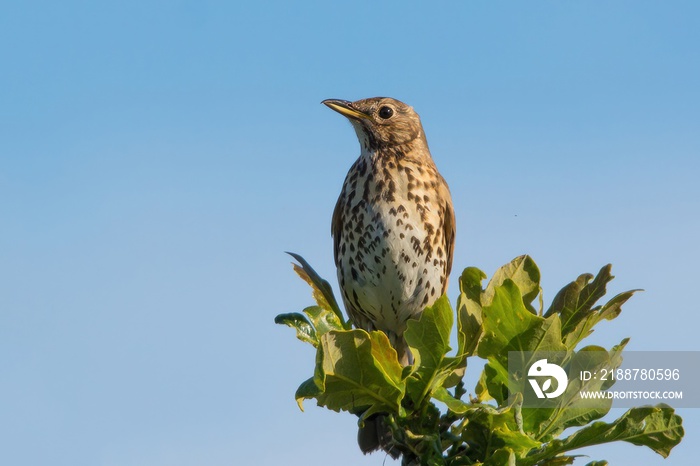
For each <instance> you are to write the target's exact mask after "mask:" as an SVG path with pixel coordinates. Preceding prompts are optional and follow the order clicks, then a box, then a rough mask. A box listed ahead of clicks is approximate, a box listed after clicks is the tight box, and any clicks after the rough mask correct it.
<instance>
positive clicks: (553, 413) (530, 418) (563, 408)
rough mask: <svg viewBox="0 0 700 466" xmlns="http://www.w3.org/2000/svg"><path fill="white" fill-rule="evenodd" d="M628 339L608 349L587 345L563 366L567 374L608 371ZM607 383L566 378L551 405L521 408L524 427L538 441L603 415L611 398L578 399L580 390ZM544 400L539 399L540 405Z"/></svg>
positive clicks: (594, 389) (616, 363)
mask: <svg viewBox="0 0 700 466" xmlns="http://www.w3.org/2000/svg"><path fill="white" fill-rule="evenodd" d="M627 342H628V340H627V339H625V340H623V341H622V342H621V343H620V344H619V345H616V346H614V347H613V349H612V350H611V351H610V352H608V351H607V350H606V349H605V348H602V347H600V346H588V347H586V348H583V349H581V350H580V351H579V352H578V353H576V354H574V355H573V357H572V358H571V361H570V362H569V363H568V364H567V365H566V368H567V369H568V371H567V372H568V373H569V374H578V373H580V371H581V370H583V369H586V370H590V371H591V372H598V373H600V372H601V371H602V370H603V369H606V370H612V369H613V368H615V367H619V365H620V363H621V362H622V350H623V349H624V347H625V345H626V344H627ZM607 383H608V382H606V381H604V380H601V379H599V378H594V377H592V378H591V379H589V380H581V379H580V377H573V376H571V377H570V380H569V384H568V386H567V387H566V391H565V392H564V393H563V394H562V395H561V396H560V397H558V398H557V399H556V401H557V405H556V406H554V407H547V408H537V407H531V408H527V409H525V408H524V409H523V418H524V423H525V430H526V431H528V432H532V433H534V434H535V435H536V437H537V438H539V439H540V440H542V441H549V440H550V439H551V438H553V437H554V436H556V435H559V434H560V433H561V432H563V431H564V429H566V428H568V427H577V426H582V425H586V424H588V423H589V422H591V421H594V420H596V419H600V418H601V417H603V416H605V415H606V414H607V413H608V411H609V410H610V407H611V406H612V400H611V399H595V400H591V399H582V398H581V397H580V393H581V391H589V392H597V391H601V390H603V389H605V388H608V387H607V386H606V384H607ZM544 403H546V401H544V402H543V404H544Z"/></svg>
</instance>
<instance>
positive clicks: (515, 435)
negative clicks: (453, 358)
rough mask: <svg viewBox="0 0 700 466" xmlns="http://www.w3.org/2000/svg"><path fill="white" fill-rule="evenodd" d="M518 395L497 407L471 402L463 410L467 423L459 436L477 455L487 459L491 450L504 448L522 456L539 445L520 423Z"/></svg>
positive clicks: (492, 451) (520, 399) (493, 451)
mask: <svg viewBox="0 0 700 466" xmlns="http://www.w3.org/2000/svg"><path fill="white" fill-rule="evenodd" d="M521 403H522V398H519V399H517V400H516V401H515V402H514V403H513V404H511V405H509V406H506V407H504V408H500V409H494V408H492V407H490V406H488V405H471V407H469V408H468V409H467V410H466V411H465V414H466V416H465V417H466V418H467V419H469V422H468V423H467V424H466V426H465V427H464V430H463V431H462V432H461V435H462V438H463V439H464V440H465V442H466V443H467V444H469V445H472V446H474V448H475V450H477V451H476V457H477V458H484V459H486V458H489V457H491V455H494V454H495V451H497V450H498V449H501V448H504V447H505V448H507V449H508V450H510V451H512V452H514V453H515V454H516V456H522V455H524V454H525V453H527V452H529V451H530V450H532V449H533V448H539V447H540V446H541V445H542V444H541V443H540V442H538V441H537V440H535V439H533V438H531V437H530V436H528V435H527V434H526V433H525V432H523V430H522V426H521V425H520V414H521V413H520V404H521Z"/></svg>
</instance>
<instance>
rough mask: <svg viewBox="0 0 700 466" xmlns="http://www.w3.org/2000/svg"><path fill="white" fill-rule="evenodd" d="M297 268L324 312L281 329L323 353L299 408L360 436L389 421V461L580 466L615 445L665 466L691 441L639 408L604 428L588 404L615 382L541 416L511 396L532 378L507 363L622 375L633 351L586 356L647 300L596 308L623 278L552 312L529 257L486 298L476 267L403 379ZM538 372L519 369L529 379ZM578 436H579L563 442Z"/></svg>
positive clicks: (421, 323)
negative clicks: (606, 323)
mask: <svg viewBox="0 0 700 466" xmlns="http://www.w3.org/2000/svg"><path fill="white" fill-rule="evenodd" d="M293 256H294V258H295V259H297V261H298V262H299V264H300V265H297V264H294V269H295V271H296V272H297V274H299V276H301V278H303V279H304V280H305V281H306V282H307V283H308V284H309V285H310V286H311V287H312V290H313V295H314V298H315V300H316V303H317V305H316V306H311V307H308V308H306V309H304V310H303V312H302V313H291V314H281V315H279V316H277V318H276V319H275V322H277V323H280V324H285V325H288V326H290V327H292V328H294V329H295V330H296V332H297V337H298V338H299V339H300V340H302V341H304V342H306V343H310V344H312V345H313V346H314V347H315V348H316V363H315V370H314V374H313V376H312V377H310V378H309V379H307V380H306V381H304V382H303V383H302V384H301V385H300V386H299V388H298V389H297V392H296V399H297V403H298V404H299V407H300V408H302V409H303V404H302V403H303V401H304V400H306V399H314V400H316V402H317V404H318V405H319V406H323V407H326V408H328V409H331V410H333V411H338V412H339V411H347V412H350V413H353V414H355V415H358V416H359V423H360V425H362V424H363V423H364V422H365V421H366V420H367V419H368V418H369V417H370V416H373V415H376V414H378V413H381V415H382V416H384V419H385V423H386V425H387V426H388V428H389V429H390V431H391V449H392V450H393V451H394V452H400V453H401V454H402V456H403V463H404V464H426V465H485V466H486V465H492V466H496V465H522V466H535V465H540V466H555V465H565V464H573V462H574V460H575V458H576V456H575V455H571V454H570V453H569V452H570V451H572V450H575V449H578V448H582V447H588V446H592V445H598V444H603V443H608V442H614V441H625V442H629V443H632V444H635V445H641V446H646V447H648V448H651V449H652V450H653V451H655V452H656V453H658V454H660V455H662V456H663V457H666V456H668V454H669V453H670V451H671V449H672V448H673V447H674V446H675V445H677V444H678V443H679V442H680V441H681V439H682V437H683V433H684V432H683V427H682V421H681V418H680V416H678V415H676V414H675V412H674V410H673V409H672V408H671V407H669V406H666V405H658V406H644V407H639V408H632V409H630V410H629V411H627V412H626V413H624V414H623V415H622V416H621V417H620V418H619V419H617V420H615V421H614V422H610V423H607V422H602V421H597V420H598V419H600V418H601V417H603V416H605V415H606V414H607V413H608V411H609V409H610V407H611V401H610V400H608V401H604V400H600V402H598V403H596V404H591V403H586V401H587V400H581V399H580V398H579V396H578V394H579V392H580V391H581V390H584V389H586V390H600V389H607V388H609V382H608V385H605V384H604V382H603V381H600V380H595V379H594V380H588V381H585V382H584V381H571V382H570V383H569V386H568V387H567V389H566V391H565V392H564V393H563V395H561V396H560V397H558V398H557V399H556V402H555V403H552V401H551V400H547V402H548V403H547V404H543V405H542V406H536V407H524V406H523V400H522V396H520V395H516V396H509V390H508V388H509V384H511V385H510V387H512V386H513V385H512V384H516V385H517V384H524V383H525V381H526V380H525V378H524V377H522V374H520V375H518V374H511V373H509V370H508V362H509V360H508V358H509V356H510V358H513V357H521V358H523V359H525V358H527V355H528V354H531V352H534V351H538V352H542V351H547V352H556V354H558V355H560V356H559V357H560V360H558V361H556V363H557V364H559V365H561V366H562V367H567V368H574V369H575V368H576V367H577V365H578V364H581V358H583V357H584V356H585V358H586V360H587V361H588V362H587V363H588V364H589V366H588V367H590V361H591V360H593V361H594V364H595V367H596V368H598V369H604V368H612V367H615V366H616V365H619V363H620V361H621V358H622V350H623V348H624V347H625V345H626V344H627V341H628V339H624V340H622V341H621V342H620V343H619V344H618V345H615V346H613V347H612V348H611V349H610V350H606V349H604V348H602V347H599V346H584V347H582V348H578V347H579V344H580V343H581V341H582V340H583V339H585V338H586V337H587V336H588V335H590V334H591V332H592V331H593V327H594V326H595V325H597V324H598V323H600V322H601V321H603V320H612V319H614V318H616V317H617V316H618V315H619V314H620V312H621V310H622V305H623V304H624V303H625V302H626V301H627V300H628V299H629V298H630V297H631V296H632V295H633V294H634V293H635V292H636V291H638V290H631V291H627V292H624V293H620V294H618V295H616V296H614V297H613V298H612V299H610V300H608V301H607V302H605V303H604V304H598V301H600V300H601V298H602V297H603V296H604V295H605V293H606V286H607V284H608V283H609V282H610V281H611V280H612V279H613V278H614V277H613V276H612V275H611V273H610V272H611V266H610V265H606V266H605V267H603V268H602V269H601V270H600V271H599V272H598V274H597V275H595V276H594V275H591V274H583V275H581V276H579V277H578V278H577V279H576V280H574V281H572V282H571V283H569V284H568V285H566V286H565V287H564V288H563V289H562V290H561V291H559V293H557V295H556V296H555V298H554V300H553V302H552V304H551V306H550V307H549V308H548V309H546V310H545V309H544V307H543V299H542V290H541V288H540V285H539V283H540V271H539V269H538V267H537V265H536V264H535V262H534V261H533V260H532V259H531V258H530V257H529V256H520V257H518V258H516V259H514V260H513V261H511V262H510V263H508V264H506V265H504V266H503V267H501V268H499V269H498V270H497V271H496V272H495V273H494V275H493V276H492V277H491V279H490V280H489V282H488V283H487V284H486V286H483V281H484V280H485V279H486V275H485V274H484V272H482V271H481V270H479V269H477V268H474V267H469V268H467V269H465V270H464V272H463V273H462V275H461V276H460V279H459V288H460V294H459V297H458V299H457V306H456V309H455V310H453V309H452V307H451V305H450V303H449V301H448V299H447V297H446V296H443V297H441V298H440V299H438V300H437V301H436V302H435V304H433V305H432V306H430V307H428V308H426V309H425V311H424V312H423V313H422V315H421V316H420V318H419V319H416V320H411V321H409V322H408V327H407V330H406V332H405V334H404V336H405V339H406V342H407V343H408V345H409V348H410V350H411V353H412V355H413V360H414V362H413V364H412V365H410V366H407V367H402V366H401V364H400V363H399V361H398V358H397V354H396V351H395V350H394V348H392V346H391V344H390V342H389V339H388V338H387V336H386V335H385V334H384V333H382V332H379V331H373V332H366V331H364V330H359V329H352V328H351V326H350V323H349V322H346V321H345V319H344V318H343V315H342V313H341V311H340V309H339V307H338V304H337V301H336V300H335V298H334V296H333V293H332V291H331V288H330V285H329V284H328V282H326V281H325V280H323V279H321V278H320V277H319V276H318V274H317V273H316V272H315V271H314V270H313V269H312V268H311V266H309V264H308V263H306V261H304V259H303V258H301V257H300V256H298V255H293ZM455 320H456V324H457V349H456V352H454V353H453V352H452V349H451V347H450V335H451V332H452V331H453V326H454V323H455ZM468 361H475V362H477V363H481V364H484V363H485V364H484V369H483V371H482V372H481V376H480V378H479V382H478V383H477V386H476V387H475V390H474V393H475V396H474V397H471V398H470V399H469V400H465V399H463V398H464V396H465V395H466V390H465V388H464V382H463V378H464V375H465V371H466V367H467V362H468ZM533 362H534V361H529V360H523V361H520V363H522V366H521V367H529V365H530V364H531V363H533ZM436 403H437V404H436ZM439 405H444V407H443V408H442V409H440V408H439V407H438V406H439ZM568 428H576V430H575V432H573V433H571V434H570V435H568V436H563V434H564V432H565V430H566V429H568ZM605 464H607V462H605V461H594V462H591V463H588V466H602V465H605Z"/></svg>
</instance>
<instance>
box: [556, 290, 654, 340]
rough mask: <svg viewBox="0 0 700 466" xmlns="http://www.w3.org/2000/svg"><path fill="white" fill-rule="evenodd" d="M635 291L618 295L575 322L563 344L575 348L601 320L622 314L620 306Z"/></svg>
mask: <svg viewBox="0 0 700 466" xmlns="http://www.w3.org/2000/svg"><path fill="white" fill-rule="evenodd" d="M637 291H641V290H630V291H625V292H624V293H620V294H618V295H617V296H615V297H614V298H612V299H611V300H610V301H608V302H607V303H605V304H604V305H603V306H601V307H598V308H596V309H593V310H592V311H591V312H590V313H588V314H587V315H586V316H584V317H583V319H580V320H579V319H575V320H577V322H578V323H577V324H576V326H575V327H573V328H571V329H569V330H568V332H567V334H566V337H565V339H564V342H565V344H566V346H567V347H568V348H571V349H573V348H575V347H576V345H578V343H579V342H581V340H583V339H584V338H586V337H587V336H589V335H590V334H591V333H593V327H594V326H595V325H596V324H598V323H599V322H600V321H602V320H612V319H614V318H616V317H617V316H619V315H620V312H622V305H623V304H625V303H626V302H627V300H628V299H630V298H631V297H632V295H634V293H636V292H637Z"/></svg>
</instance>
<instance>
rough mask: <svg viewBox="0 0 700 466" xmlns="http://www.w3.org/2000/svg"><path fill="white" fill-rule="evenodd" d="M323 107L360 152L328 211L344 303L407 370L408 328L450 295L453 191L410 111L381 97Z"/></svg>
mask: <svg viewBox="0 0 700 466" xmlns="http://www.w3.org/2000/svg"><path fill="white" fill-rule="evenodd" d="M324 104H326V105H327V106H329V107H330V108H332V109H333V110H336V111H338V112H339V113H341V114H343V115H345V116H346V117H348V119H349V120H350V122H351V123H352V125H353V127H354V128H355V131H356V133H357V136H358V139H359V141H360V147H361V153H360V157H359V158H358V159H357V161H356V162H355V163H354V164H353V165H352V167H351V168H350V171H349V172H348V174H347V177H346V178H345V182H344V183H343V188H342V190H341V193H340V196H339V197H338V201H337V203H336V206H335V211H334V213H333V221H332V234H333V240H334V257H335V263H336V266H337V271H338V281H339V284H340V290H341V293H342V298H343V301H344V303H345V307H346V309H347V312H348V314H349V316H350V317H351V319H352V320H353V322H354V323H355V325H356V326H357V327H359V328H363V329H366V330H382V331H384V332H385V333H386V334H387V335H388V336H389V338H390V340H391V342H392V344H393V345H394V347H395V348H396V350H397V353H398V355H399V359H400V360H401V362H402V363H403V364H408V363H409V362H410V353H409V351H408V347H407V345H406V342H405V341H404V339H403V333H404V331H405V330H406V322H407V321H408V320H409V319H410V318H413V317H418V316H419V315H420V313H421V312H422V311H423V309H424V308H425V307H426V306H428V305H431V304H433V303H434V302H435V301H436V300H437V299H438V298H439V297H440V296H441V295H442V294H443V293H445V291H446V289H447V284H448V276H449V273H450V270H451V268H452V253H453V250H454V235H455V222H454V212H453V209H452V200H451V197H450V192H449V189H448V187H447V183H445V180H444V179H443V178H442V176H440V174H439V173H438V170H437V168H436V166H435V163H434V162H433V159H432V157H431V155H430V151H429V149H428V143H427V141H426V138H425V134H424V132H423V127H422V125H421V122H420V118H419V117H418V114H417V113H416V112H415V111H414V110H413V108H412V107H410V106H408V105H406V104H404V103H402V102H399V101H398V100H395V99H391V98H384V97H375V98H370V99H364V100H358V101H356V102H347V101H342V100H326V101H324Z"/></svg>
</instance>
